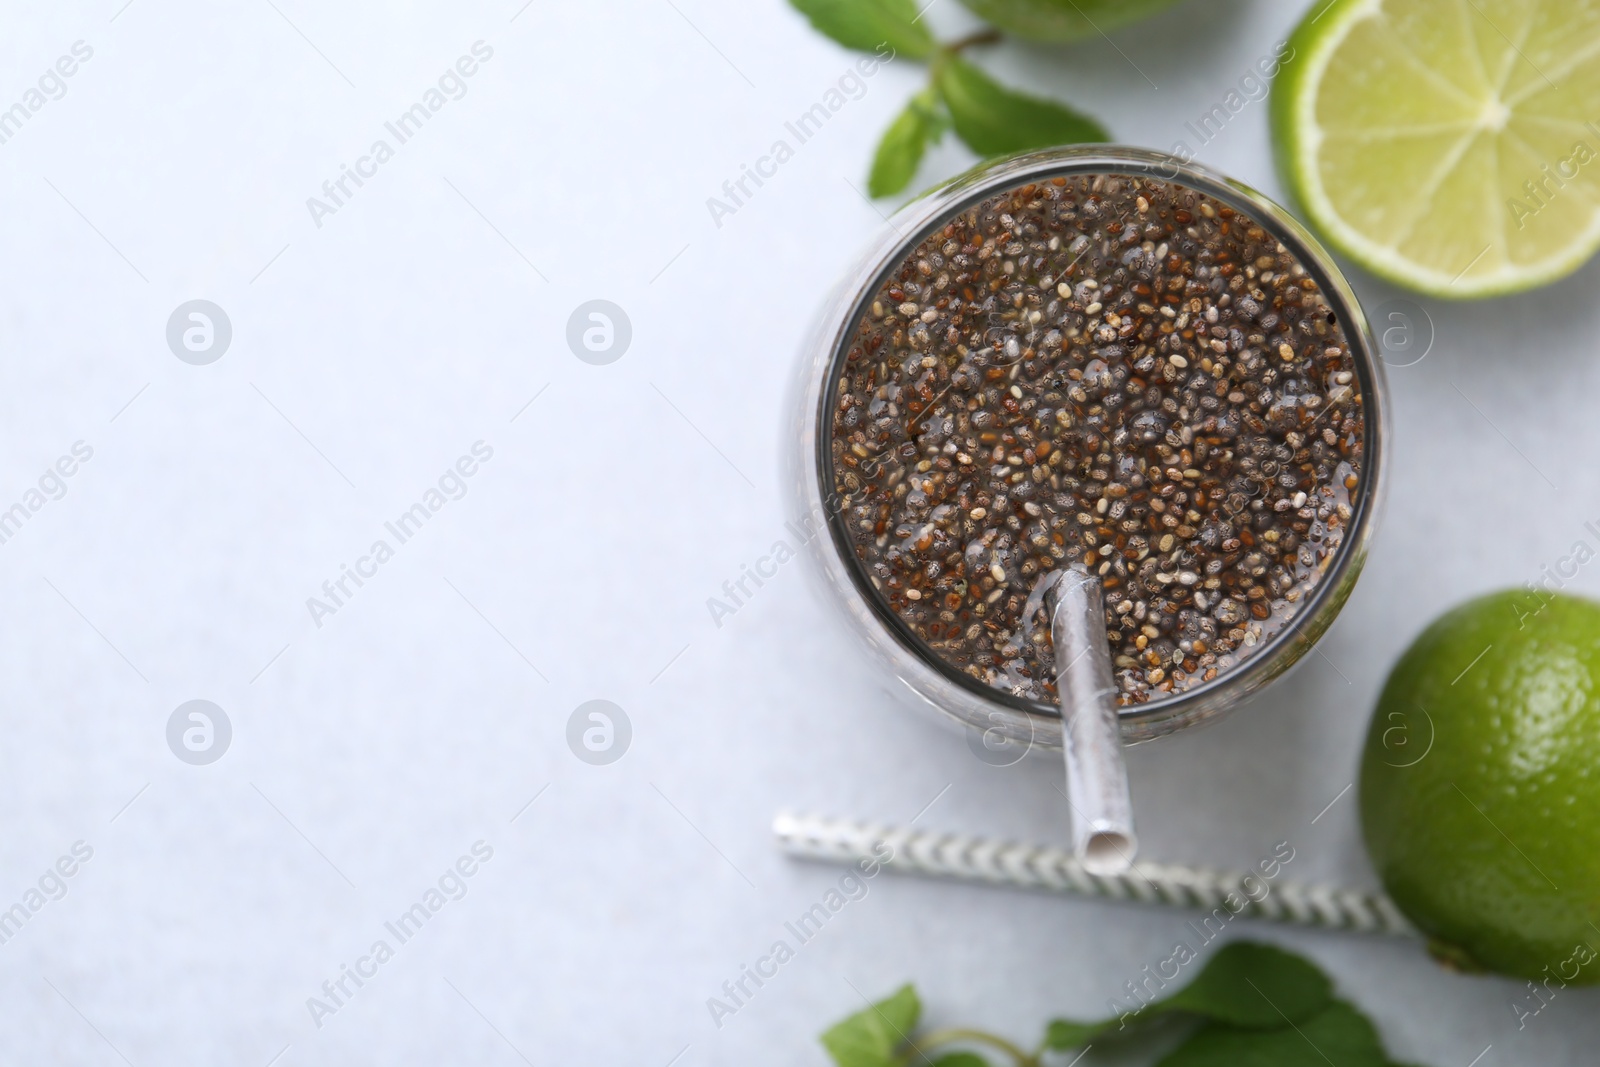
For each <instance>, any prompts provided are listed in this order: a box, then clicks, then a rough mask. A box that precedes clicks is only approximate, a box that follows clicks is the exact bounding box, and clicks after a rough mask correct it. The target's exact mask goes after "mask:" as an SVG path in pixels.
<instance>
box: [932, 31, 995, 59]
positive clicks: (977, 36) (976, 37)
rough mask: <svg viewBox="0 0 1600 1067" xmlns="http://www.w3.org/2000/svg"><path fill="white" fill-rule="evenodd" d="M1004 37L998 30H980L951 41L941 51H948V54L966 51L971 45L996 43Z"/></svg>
mask: <svg viewBox="0 0 1600 1067" xmlns="http://www.w3.org/2000/svg"><path fill="white" fill-rule="evenodd" d="M1004 39H1005V38H1004V37H1003V36H1002V35H1001V33H1000V31H999V30H980V31H978V32H977V33H971V34H968V35H967V36H965V37H961V38H958V39H956V40H954V41H951V42H950V43H949V44H947V45H944V46H943V51H945V52H947V53H949V54H950V55H956V54H957V53H959V52H964V51H966V50H967V49H968V48H971V47H972V46H973V45H979V44H997V43H999V42H1000V41H1002V40H1004Z"/></svg>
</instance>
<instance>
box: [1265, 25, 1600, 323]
mask: <svg viewBox="0 0 1600 1067" xmlns="http://www.w3.org/2000/svg"><path fill="white" fill-rule="evenodd" d="M1289 44H1290V48H1291V50H1292V51H1291V52H1290V53H1289V58H1288V59H1287V62H1285V63H1284V64H1283V68H1282V71H1281V73H1280V74H1279V75H1278V78H1277V81H1276V83H1275V84H1274V86H1273V90H1272V101H1271V106H1272V130H1273V141H1274V144H1275V147H1276V150H1277V156H1278V164H1279V167H1280V168H1281V169H1282V171H1283V175H1284V180H1285V181H1286V183H1287V184H1288V185H1289V187H1290V189H1291V190H1292V192H1293V193H1294V195H1295V197H1296V198H1297V199H1298V201H1299V204H1300V207H1301V208H1302V210H1303V211H1304V212H1305V214H1306V215H1307V216H1308V218H1309V219H1310V221H1311V222H1312V224H1313V225H1315V226H1316V227H1317V228H1318V229H1319V230H1320V231H1321V233H1322V235H1323V236H1324V237H1325V238H1326V239H1327V240H1328V242H1329V243H1330V244H1332V245H1333V246H1334V247H1336V248H1337V249H1339V250H1340V251H1341V252H1343V253H1344V254H1345V255H1347V256H1349V257H1350V258H1351V259H1353V260H1355V261H1356V262H1357V263H1359V264H1361V265H1362V266H1363V267H1366V268H1367V269H1368V270H1370V271H1372V272H1373V273H1374V274H1377V275H1380V276H1382V277H1384V278H1387V279H1389V280H1391V281H1393V282H1395V283H1396V284H1398V285H1403V286H1406V287H1408V288H1411V289H1416V290H1418V291H1421V292H1424V293H1430V294H1432V295H1434V296H1440V297H1447V298H1456V299H1464V298H1468V297H1481V296H1493V295H1498V294H1501V293H1510V292H1516V291H1518V290H1522V289H1528V288H1532V287H1533V286H1536V285H1542V284H1544V283H1546V282H1549V281H1553V280H1554V279H1556V278H1560V277H1562V276H1563V275H1566V274H1569V273H1571V272H1572V271H1574V270H1576V269H1577V268H1578V267H1579V266H1581V265H1582V264H1583V262H1584V261H1585V260H1587V259H1588V258H1589V257H1590V256H1591V255H1592V254H1593V253H1594V251H1595V249H1596V248H1597V247H1600V0H1321V2H1319V3H1317V4H1316V5H1314V6H1313V7H1312V9H1311V11H1310V12H1309V13H1308V14H1307V15H1306V17H1305V19H1304V20H1303V21H1302V22H1301V23H1300V26H1299V28H1298V29H1296V30H1295V32H1294V34H1293V36H1292V37H1290V39H1289Z"/></svg>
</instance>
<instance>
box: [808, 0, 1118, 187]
mask: <svg viewBox="0 0 1600 1067" xmlns="http://www.w3.org/2000/svg"><path fill="white" fill-rule="evenodd" d="M789 2H790V3H791V4H792V5H793V6H794V7H795V9H796V10H798V11H799V12H800V13H801V14H803V15H805V16H806V18H807V19H809V20H810V22H811V25H812V26H813V27H815V28H816V29H817V30H818V31H819V32H820V33H823V34H825V35H827V36H828V37H831V38H832V39H833V40H835V41H837V42H838V43H840V44H842V45H844V46H845V47H846V48H853V49H856V50H858V51H862V52H873V53H877V54H879V55H882V54H883V52H884V49H885V47H887V48H888V49H891V50H892V53H891V55H892V57H893V58H906V59H912V60H917V61H921V62H926V63H927V64H928V65H929V74H928V84H927V86H926V87H925V88H924V89H922V91H920V92H919V93H917V95H916V96H914V97H912V98H911V101H910V102H909V103H908V104H907V105H906V108H905V110H903V111H901V112H900V114H899V115H897V116H896V117H895V119H894V121H893V122H891V123H890V124H889V128H888V129H887V130H885V131H884V134H883V137H882V139H880V140H879V142H878V147H877V151H876V152H875V153H874V154H873V159H872V169H871V172H870V174H869V175H868V179H867V188H868V191H869V192H870V193H871V195H873V196H875V197H880V196H892V195H893V194H895V193H898V192H901V191H902V190H904V189H905V188H906V187H907V186H909V185H910V184H911V182H912V179H914V178H915V177H916V173H917V169H918V167H919V166H920V165H921V163H922V157H923V156H924V154H926V152H927V150H928V147H929V146H930V145H934V144H937V143H939V141H940V140H941V139H942V138H943V136H944V133H945V131H946V130H951V129H953V130H954V131H955V134H956V136H957V137H959V138H960V139H961V140H962V141H963V142H964V143H965V144H966V145H967V147H968V148H970V149H972V150H973V151H974V152H976V153H977V154H978V155H980V156H984V157H989V156H999V155H1006V154H1008V153H1011V152H1021V151H1025V150H1027V149H1031V148H1049V147H1051V146H1053V145H1060V144H1077V143H1080V142H1085V141H1105V140H1109V139H1110V135H1109V134H1108V133H1107V132H1106V129H1105V127H1103V126H1101V125H1100V124H1099V123H1098V122H1096V121H1095V120H1094V119H1092V118H1089V117H1088V116H1087V115H1084V114H1081V113H1080V112H1077V111H1074V110H1073V109H1072V108H1070V107H1067V106H1066V105H1065V104H1060V103H1057V102H1055V101H1054V100H1047V99H1045V98H1043V97H1038V96H1030V95H1028V94H1026V93H1021V92H1018V91H1016V90H1015V89H1010V88H1007V87H1006V86H1004V85H1001V84H1000V83H999V82H997V81H995V80H994V79H993V78H992V77H990V76H989V75H988V74H986V73H985V72H984V71H983V70H981V69H980V68H979V67H977V66H975V65H974V64H973V63H971V62H969V61H968V60H966V59H964V58H962V55H961V53H962V52H964V51H966V50H967V49H968V48H971V47H973V46H974V45H980V44H991V43H993V42H995V41H998V40H1000V34H999V33H998V32H996V31H994V30H986V31H984V32H981V33H976V34H973V35H972V36H970V37H965V38H962V39H961V40H958V41H952V42H949V43H945V44H940V43H939V42H937V41H935V40H934V38H933V35H932V34H931V33H930V32H929V30H928V28H927V26H926V25H925V24H924V23H923V22H922V21H921V18H920V16H919V14H918V12H917V8H916V5H915V3H914V2H913V0H789Z"/></svg>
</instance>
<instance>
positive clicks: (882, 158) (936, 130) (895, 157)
mask: <svg viewBox="0 0 1600 1067" xmlns="http://www.w3.org/2000/svg"><path fill="white" fill-rule="evenodd" d="M938 106H939V102H938V100H937V99H936V98H935V97H934V95H933V90H932V89H924V90H923V91H922V92H920V93H918V94H917V95H916V96H913V97H912V98H911V101H910V103H908V104H906V109H905V110H904V111H902V112H900V114H899V115H897V116H896V117H895V120H894V121H893V122H891V123H890V124H889V128H888V129H887V130H884V131H883V139H882V140H880V141H879V142H878V151H877V153H876V154H875V155H874V156H873V157H872V172H871V173H870V174H869V175H867V192H868V193H870V194H871V195H873V196H892V195H893V194H895V193H898V192H899V191H900V190H902V189H904V188H905V187H906V186H908V185H910V184H911V179H912V178H913V177H915V176H916V173H917V167H918V166H919V165H920V164H921V163H922V154H923V153H924V152H926V151H927V150H928V145H930V144H932V143H933V142H935V141H937V140H938V139H939V138H940V137H941V136H943V134H944V125H945V120H944V116H942V115H940V114H939V112H938V110H937V109H938Z"/></svg>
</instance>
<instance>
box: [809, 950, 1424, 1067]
mask: <svg viewBox="0 0 1600 1067" xmlns="http://www.w3.org/2000/svg"><path fill="white" fill-rule="evenodd" d="M921 1014H922V1004H921V1001H920V1000H919V999H918V998H917V993H916V990H915V989H914V988H913V987H912V986H910V985H906V986H902V987H901V988H900V989H899V990H898V991H896V992H895V993H894V994H893V995H892V996H890V997H889V998H887V999H885V1000H882V1001H879V1002H878V1003H876V1004H873V1005H871V1006H869V1007H867V1008H865V1009H863V1010H861V1011H859V1012H856V1013H855V1014H854V1015H851V1016H850V1017H848V1018H846V1019H844V1020H843V1021H841V1022H839V1023H838V1024H837V1025H835V1026H833V1027H832V1028H830V1029H829V1030H828V1031H827V1032H826V1033H825V1034H823V1035H822V1043H823V1045H824V1047H826V1048H827V1050H828V1053H829V1054H830V1055H831V1056H832V1057H833V1061H834V1063H836V1064H837V1065H838V1067H908V1065H910V1064H912V1063H916V1064H925V1063H931V1064H933V1067H990V1062H991V1061H990V1060H988V1059H987V1058H985V1057H984V1056H983V1055H982V1054H980V1053H979V1052H977V1051H976V1050H975V1047H976V1048H982V1049H984V1050H986V1051H989V1052H996V1053H999V1054H1000V1055H1002V1056H1004V1057H1005V1058H1006V1059H1007V1060H1008V1061H1009V1062H1010V1063H1012V1064H1014V1065H1015V1067H1042V1064H1043V1062H1044V1056H1045V1054H1046V1053H1047V1052H1052V1051H1054V1052H1060V1051H1066V1050H1071V1049H1076V1048H1080V1047H1086V1046H1089V1045H1092V1044H1095V1043H1098V1042H1102V1041H1107V1040H1110V1039H1112V1038H1116V1039H1117V1040H1118V1041H1121V1040H1123V1039H1125V1038H1127V1037H1130V1036H1133V1035H1135V1034H1137V1033H1139V1032H1140V1031H1141V1030H1144V1029H1146V1028H1147V1027H1148V1025H1149V1024H1150V1023H1153V1022H1155V1021H1156V1020H1158V1019H1165V1018H1170V1017H1173V1016H1177V1017H1180V1018H1188V1019H1191V1020H1194V1021H1197V1022H1198V1023H1199V1025H1198V1026H1197V1027H1196V1028H1195V1029H1194V1030H1193V1032H1192V1033H1191V1034H1190V1035H1189V1037H1188V1039H1187V1040H1186V1041H1185V1042H1184V1043H1183V1044H1182V1045H1180V1046H1179V1047H1178V1048H1177V1049H1175V1050H1174V1051H1172V1052H1171V1053H1169V1054H1168V1055H1167V1056H1166V1057H1165V1058H1164V1059H1162V1060H1161V1061H1160V1063H1159V1064H1158V1065H1157V1067H1323V1065H1325V1064H1327V1063H1328V1062H1330V1061H1331V1062H1333V1063H1337V1064H1339V1067H1400V1065H1398V1064H1395V1063H1394V1061H1392V1060H1390V1059H1389V1057H1388V1054H1387V1053H1385V1052H1384V1050H1383V1045H1382V1042H1381V1041H1379V1039H1378V1034H1377V1031H1376V1030H1375V1029H1374V1028H1373V1026H1372V1023H1371V1022H1370V1021H1368V1019H1367V1018H1366V1016H1364V1015H1362V1014H1361V1012H1360V1011H1359V1010H1357V1009H1356V1008H1355V1007H1354V1006H1352V1005H1351V1004H1349V1003H1347V1002H1346V1001H1343V1000H1339V999H1337V998H1335V996H1334V994H1333V983H1332V982H1330V981H1329V979H1328V976H1327V975H1325V974H1323V973H1322V971H1321V970H1319V969H1318V968H1317V966H1316V965H1315V964H1313V963H1311V962H1310V961H1309V960H1306V959H1305V958H1303V957H1301V956H1297V955H1295V954H1294V953H1292V952H1285V951H1284V950H1282V949H1280V948H1276V947H1274V946H1271V945H1263V944H1257V943H1254V942H1248V941H1240V942H1234V943H1233V944H1230V945H1227V946H1224V947H1223V948H1221V949H1219V950H1218V951H1217V952H1216V954H1215V955H1213V956H1212V957H1211V959H1210V960H1209V961H1208V962H1207V963H1206V965H1205V966H1204V967H1203V968H1202V969H1201V970H1200V972H1199V973H1198V974H1196V975H1195V976H1194V979H1193V980H1192V981H1190V982H1189V983H1188V984H1187V985H1185V986H1183V987H1182V988H1181V989H1179V990H1176V991H1175V992H1173V993H1172V994H1171V995H1170V996H1167V997H1164V998H1161V999H1153V1000H1151V1001H1150V1002H1149V1003H1147V1004H1145V1005H1144V1007H1143V1008H1141V1009H1140V1010H1139V1011H1137V1012H1129V1013H1125V1014H1124V1015H1121V1016H1118V1017H1116V1018H1112V1019H1107V1020H1104V1021H1102V1022H1096V1023H1080V1022H1072V1021H1070V1020H1066V1019H1056V1020H1053V1021H1052V1022H1051V1023H1050V1024H1049V1025H1048V1026H1047V1027H1046V1029H1045V1034H1044V1037H1043V1039H1042V1040H1041V1041H1040V1042H1039V1045H1038V1047H1037V1048H1035V1049H1033V1050H1032V1051H1030V1050H1028V1049H1025V1048H1023V1047H1021V1046H1019V1045H1016V1044H1013V1043H1012V1042H1011V1041H1009V1040H1007V1039H1006V1038H1004V1037H1001V1036H999V1035H997V1034H991V1033H988V1032H986V1031H983V1030H973V1029H948V1030H931V1031H927V1032H921V1033H919V1032H918V1031H917V1024H918V1022H919V1021H920V1018H921Z"/></svg>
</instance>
